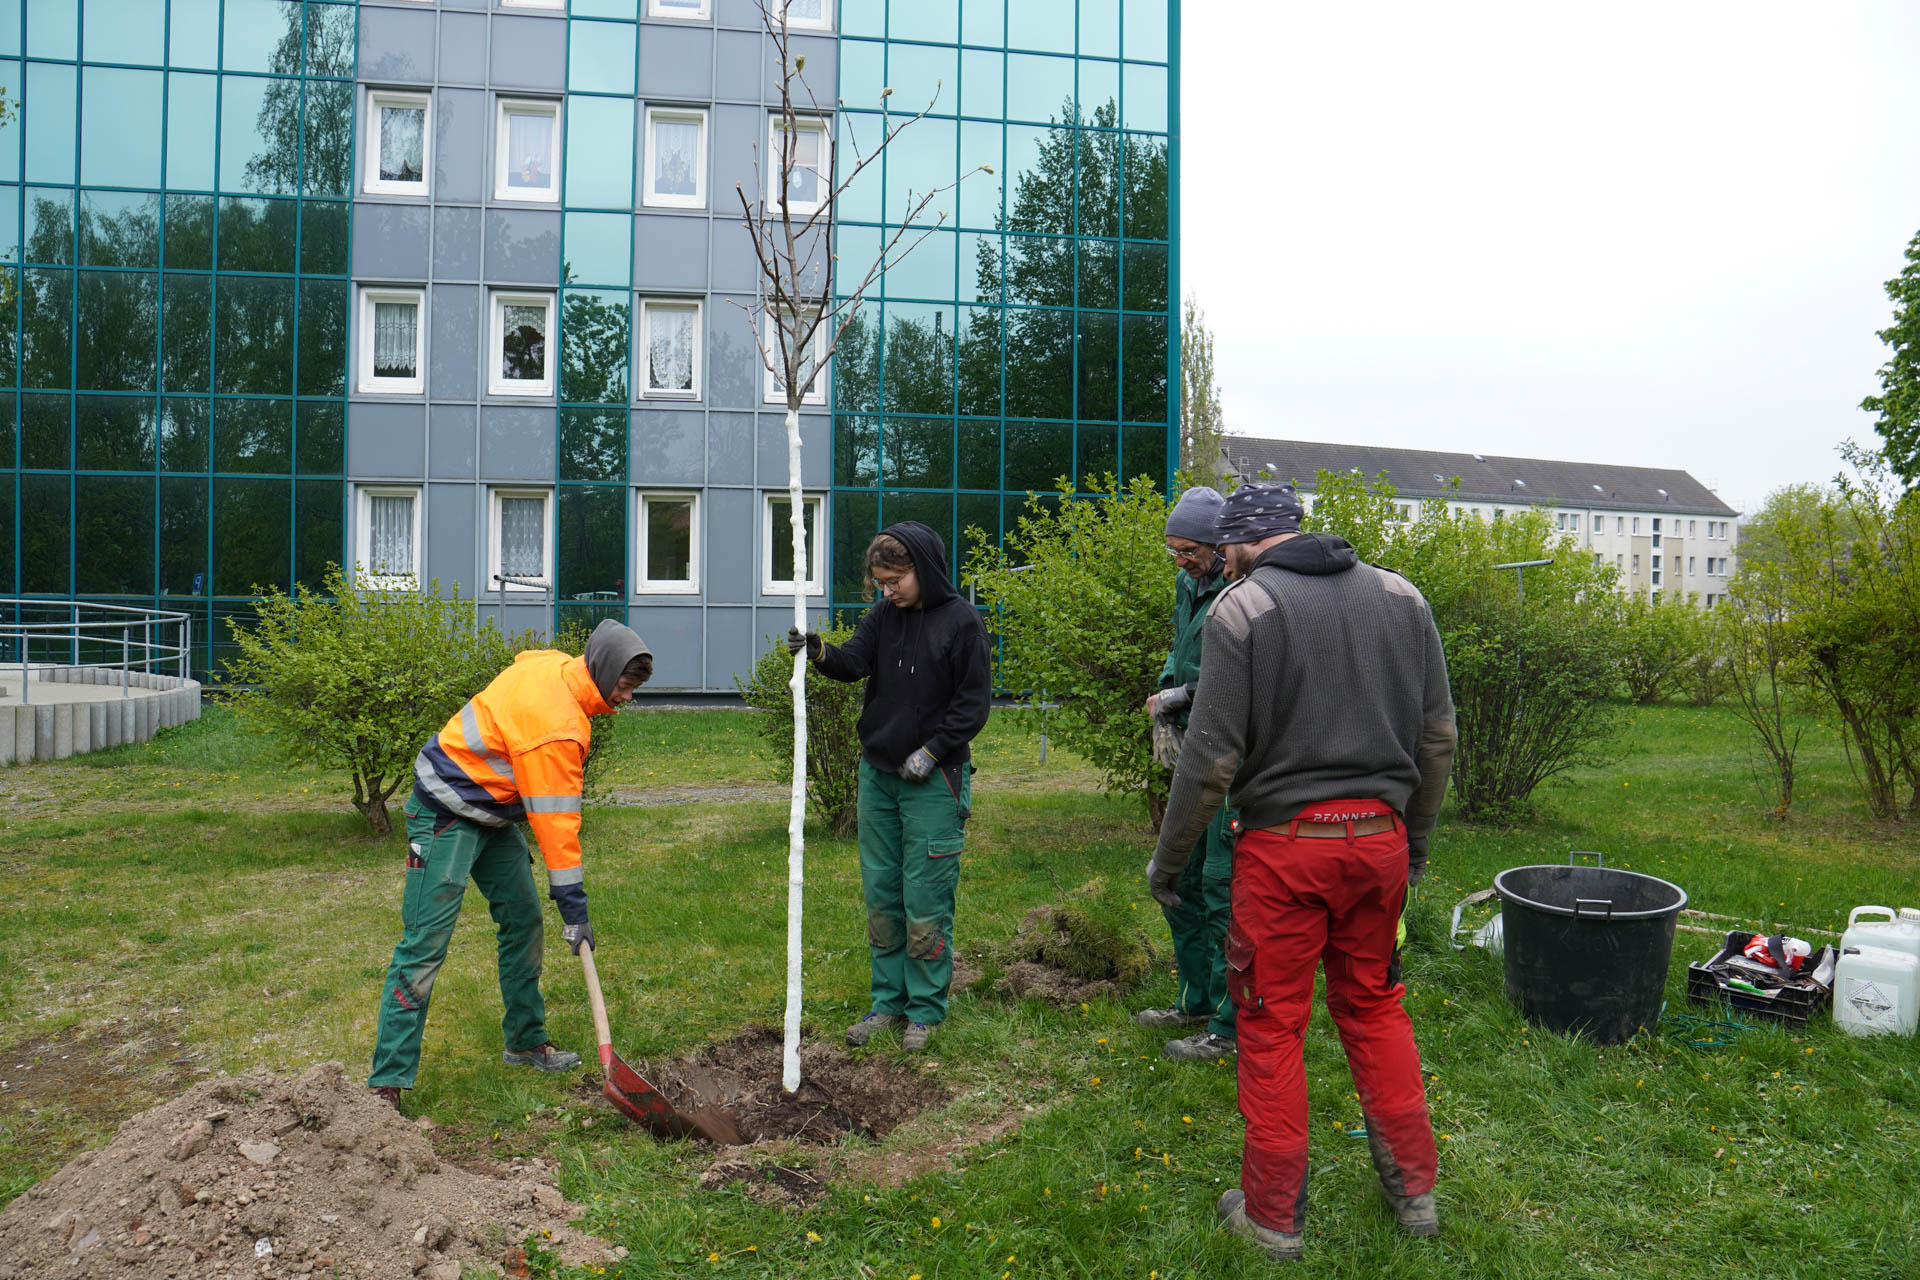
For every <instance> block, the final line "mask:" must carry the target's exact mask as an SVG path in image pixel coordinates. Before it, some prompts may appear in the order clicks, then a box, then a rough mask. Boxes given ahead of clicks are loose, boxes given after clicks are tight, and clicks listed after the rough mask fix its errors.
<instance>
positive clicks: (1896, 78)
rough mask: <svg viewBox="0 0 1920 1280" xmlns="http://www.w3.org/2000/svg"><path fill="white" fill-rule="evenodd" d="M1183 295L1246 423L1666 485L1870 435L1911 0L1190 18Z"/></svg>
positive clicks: (1297, 10) (1537, 1)
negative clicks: (1867, 407) (1598, 468)
mask: <svg viewBox="0 0 1920 1280" xmlns="http://www.w3.org/2000/svg"><path fill="white" fill-rule="evenodd" d="M1183 9H1184V11H1185V13H1184V25H1183V29H1182V42H1183V44H1182V50H1181V74H1182V102H1181V124H1182V137H1183V142H1184V157H1183V162H1182V166H1181V208H1182V227H1181V241H1182V243H1181V274H1182V286H1183V289H1184V290H1185V291H1186V292H1188V293H1190V294H1193V295H1196V296H1197V297H1198V300H1199V302H1200V305H1201V306H1202V307H1203V308H1204V309H1205V311H1206V313H1207V319H1208V322H1209V325H1210V327H1211V328H1212V329H1213V330H1214V333H1215V335H1216V340H1217V355H1216V363H1217V377H1218V380H1219V382H1220V384H1221V387H1222V394H1223V399H1224V402H1225V407H1226V416H1227V429H1228V430H1229V431H1232V432H1236V433H1240V434H1245V435H1257V436H1272V437H1279V438H1283V439H1303V440H1345V441H1352V442H1355V443H1367V444H1378V445H1396V446H1400V447H1404V448H1424V449H1443V450H1454V451H1460V452H1479V453H1490V454H1510V455H1519V456H1523V457H1543V458H1568V459H1574V460H1581V461H1593V462H1615V463H1623V464H1628V465H1635V466H1658V467H1677V468H1681V469H1684V470H1686V471H1690V472H1692V473H1693V475H1694V476H1695V477H1697V478H1698V479H1700V480H1702V481H1704V482H1706V483H1707V484H1709V485H1712V486H1714V487H1715V488H1716V489H1717V491H1718V492H1719V493H1720V496H1721V497H1722V498H1724V499H1725V500H1726V501H1728V502H1729V503H1731V504H1732V505H1733V506H1735V507H1737V508H1740V509H1742V510H1746V511H1753V510H1755V509H1756V508H1757V507H1758V506H1759V504H1760V502H1761V501H1762V500H1763V499H1764V497H1765V496H1766V495H1767V494H1768V493H1769V492H1771V491H1772V490H1773V489H1775V488H1777V487H1778V486H1780V485H1783V484H1788V483H1792V482H1795V481H1799V480H1818V479H1825V478H1827V477H1830V476H1832V475H1833V474H1834V473H1835V472H1836V471H1838V470H1839V469H1840V466H1841V463H1840V459H1839V457H1838V455H1837V454H1836V453H1835V452H1834V447H1835V446H1836V445H1837V444H1838V443H1839V442H1840V441H1841V440H1844V439H1846V438H1848V437H1852V438H1854V439H1857V440H1860V441H1861V442H1862V443H1868V444H1877V443H1878V441H1879V438H1878V436H1876V435H1875V434H1874V432H1873V427H1872V418H1871V416H1870V415H1868V414H1865V413H1862V412H1861V411H1860V410H1859V407H1858V406H1859V403H1860V399H1861V397H1862V396H1865V395H1870V394H1872V393H1874V392H1875V391H1877V390H1878V388H1879V384H1878V381H1877V380H1876V378H1875V376H1874V374H1875V370H1877V369H1878V368H1879V366H1880V365H1881V364H1882V363H1883V362H1884V361H1885V359H1886V355H1887V352H1886V348H1885V347H1884V346H1882V344H1881V343H1880V341H1879V339H1878V338H1876V337H1875V336H1874V331H1875V330H1877V329H1881V328H1885V327H1886V326H1887V325H1888V324H1889V323H1890V321H1891V318H1892V309H1891V303H1890V302H1889V300H1888V299H1887V297H1886V295H1885V293H1884V291H1883V285H1884V282H1885V281H1886V280H1888V279H1889V278H1891V277H1892V276H1894V275H1896V274H1898V272H1899V271H1900V268H1901V266H1902V265H1903V259H1902V252H1903V250H1904V249H1905V246H1906V243H1907V241H1908V240H1909V239H1910V238H1911V237H1912V236H1913V234H1914V232H1915V231H1916V229H1920V4H1915V3H1913V2H1912V0H1873V2H1860V3H1854V2H1851V0H1820V2H1819V3H1807V2H1805V0H1662V2H1660V3H1646V2H1643V0H1608V3H1605V4H1592V3H1585V4H1576V3H1573V2H1572V0H1511V2H1506V3H1497V2H1495V0H1452V2H1450V3H1435V2H1434V0H1186V3H1185V4H1184V5H1183Z"/></svg>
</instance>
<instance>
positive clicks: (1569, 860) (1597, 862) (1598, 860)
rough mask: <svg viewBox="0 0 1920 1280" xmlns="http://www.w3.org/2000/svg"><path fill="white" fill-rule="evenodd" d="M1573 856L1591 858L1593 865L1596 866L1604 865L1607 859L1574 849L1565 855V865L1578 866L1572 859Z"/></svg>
mask: <svg viewBox="0 0 1920 1280" xmlns="http://www.w3.org/2000/svg"><path fill="white" fill-rule="evenodd" d="M1575 858H1592V859H1593V865H1594V866H1596V867H1604V866H1606V865H1607V860H1606V859H1605V858H1603V857H1601V856H1600V855H1599V854H1597V853H1590V852H1585V851H1581V850H1575V851H1574V852H1572V853H1569V854H1568V855H1567V865H1568V866H1570V867H1577V866H1579V865H1580V864H1579V863H1577V862H1575V861H1574V859H1575Z"/></svg>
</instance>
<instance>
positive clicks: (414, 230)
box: [353, 201, 432, 281]
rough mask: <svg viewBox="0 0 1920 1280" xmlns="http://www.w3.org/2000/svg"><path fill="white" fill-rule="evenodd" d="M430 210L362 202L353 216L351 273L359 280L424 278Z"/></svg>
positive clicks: (406, 205)
mask: <svg viewBox="0 0 1920 1280" xmlns="http://www.w3.org/2000/svg"><path fill="white" fill-rule="evenodd" d="M431 212H432V211H431V210H429V209H428V208H427V206H426V205H424V204H374V203H372V202H370V201H362V202H361V203H360V204H359V205H358V206H357V207H356V208H355V209H354V213H353V274H354V275H355V276H356V277H358V278H359V279H362V280H407V281H420V280H425V279H426V278H427V256H428V254H427V234H428V227H429V226H430V225H431V216H430V215H431Z"/></svg>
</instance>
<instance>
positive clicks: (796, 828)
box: [780, 405, 820, 1093]
mask: <svg viewBox="0 0 1920 1280" xmlns="http://www.w3.org/2000/svg"><path fill="white" fill-rule="evenodd" d="M787 496H788V497H789V498H790V499H791V501H792V512H793V519H792V522H791V524H792V531H793V625H794V626H795V627H797V628H798V629H799V631H800V634H801V635H805V634H806V633H807V576H808V570H809V569H810V568H811V566H812V564H813V561H812V560H811V558H810V557H809V556H808V554H807V512H806V507H805V506H804V505H803V499H802V497H801V494H800V411H799V410H798V409H796V408H794V407H793V406H791V405H789V406H788V407H787ZM815 536H816V537H817V536H820V535H819V534H816V535H815ZM789 687H791V688H792V689H793V795H792V796H791V797H790V798H789V800H788V802H787V1024H786V1031H787V1039H786V1052H785V1054H784V1056H783V1058H782V1067H781V1072H780V1083H781V1085H782V1086H784V1087H785V1089H786V1091H787V1092H788V1093H792V1092H793V1091H794V1090H795V1089H798V1088H799V1087H800V946H801V928H800V923H801V914H802V913H801V904H802V901H803V900H804V897H805V891H806V883H807V836H806V820H807V651H806V650H805V649H802V650H801V651H800V652H799V653H796V654H794V655H793V679H792V680H791V681H790V682H789Z"/></svg>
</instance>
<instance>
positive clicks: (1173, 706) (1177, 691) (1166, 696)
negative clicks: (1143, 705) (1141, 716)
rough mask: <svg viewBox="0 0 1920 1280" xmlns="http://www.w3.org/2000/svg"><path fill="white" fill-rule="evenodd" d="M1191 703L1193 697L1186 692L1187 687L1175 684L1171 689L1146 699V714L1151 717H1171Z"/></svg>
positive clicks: (1163, 690)
mask: <svg viewBox="0 0 1920 1280" xmlns="http://www.w3.org/2000/svg"><path fill="white" fill-rule="evenodd" d="M1192 701H1193V695H1192V694H1190V693H1188V692H1187V686H1185V685H1183V684H1177V685H1175V686H1173V688H1171V689H1162V690H1161V691H1160V692H1158V693H1156V694H1154V695H1153V696H1152V697H1150V698H1148V699H1147V714H1148V715H1151V716H1171V715H1173V714H1174V713H1175V712H1177V711H1179V710H1180V708H1182V707H1184V706H1186V705H1187V704H1188V703H1189V702H1192Z"/></svg>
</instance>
